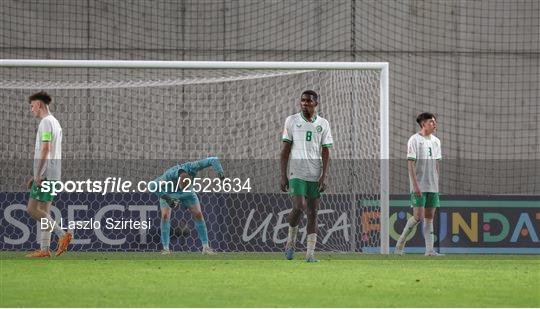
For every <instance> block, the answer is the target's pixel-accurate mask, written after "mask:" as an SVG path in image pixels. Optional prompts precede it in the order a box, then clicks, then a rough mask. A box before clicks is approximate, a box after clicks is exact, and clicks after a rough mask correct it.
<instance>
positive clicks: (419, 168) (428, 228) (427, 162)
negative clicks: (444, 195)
mask: <svg viewBox="0 0 540 309" xmlns="http://www.w3.org/2000/svg"><path fill="white" fill-rule="evenodd" d="M416 122H417V123H418V125H419V126H420V131H419V132H418V133H416V134H414V135H413V136H411V138H409V141H408V142H407V168H408V171H409V181H410V194H411V195H410V205H411V207H412V208H413V215H412V216H411V217H410V218H409V219H408V220H407V224H406V225H405V228H404V229H403V232H402V233H401V235H400V237H399V239H398V241H397V243H396V248H395V250H394V252H395V253H396V254H399V255H401V254H403V249H404V247H405V243H406V241H407V239H408V238H409V235H410V234H411V233H412V232H413V231H415V230H416V225H418V223H420V222H423V226H422V227H423V229H422V230H423V233H424V239H425V243H426V252H425V255H426V256H439V255H441V254H439V253H438V252H436V251H435V250H434V248H433V243H434V235H433V218H434V217H435V210H436V209H437V207H439V204H440V202H439V163H438V162H439V160H441V159H442V152H441V141H440V140H439V139H438V138H437V137H435V135H433V133H434V132H435V130H436V129H437V120H436V118H435V115H433V114H432V113H422V114H420V115H418V117H417V118H416Z"/></svg>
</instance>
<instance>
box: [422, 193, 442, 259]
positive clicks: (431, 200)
mask: <svg viewBox="0 0 540 309" xmlns="http://www.w3.org/2000/svg"><path fill="white" fill-rule="evenodd" d="M439 204H440V202H439V194H438V193H432V192H429V193H427V198H426V208H425V217H424V223H423V226H422V227H423V230H424V240H425V243H426V253H425V255H427V256H440V255H442V254H439V253H437V252H436V251H435V250H434V249H433V243H434V241H435V237H434V233H433V219H434V218H435V211H436V209H437V208H438V207H439Z"/></svg>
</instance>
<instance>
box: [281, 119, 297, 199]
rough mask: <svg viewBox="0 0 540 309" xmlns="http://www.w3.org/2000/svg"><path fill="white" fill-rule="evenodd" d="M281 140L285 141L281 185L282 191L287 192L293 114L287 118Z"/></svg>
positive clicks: (282, 147) (282, 155)
mask: <svg viewBox="0 0 540 309" xmlns="http://www.w3.org/2000/svg"><path fill="white" fill-rule="evenodd" d="M281 140H282V141H283V143H282V146H281V153H280V156H279V171H280V181H279V186H280V188H281V191H283V192H287V191H288V189H289V179H288V178H287V165H288V164H289V156H290V155H291V149H292V144H293V140H294V139H293V134H292V127H291V116H289V117H287V119H285V126H284V128H283V133H282V134H281Z"/></svg>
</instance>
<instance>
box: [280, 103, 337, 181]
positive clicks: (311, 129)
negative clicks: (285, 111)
mask: <svg viewBox="0 0 540 309" xmlns="http://www.w3.org/2000/svg"><path fill="white" fill-rule="evenodd" d="M282 140H283V141H284V142H288V143H291V144H292V146H291V155H290V157H289V173H288V175H289V179H292V178H298V179H303V180H306V181H313V182H316V181H319V177H320V176H321V173H322V148H323V147H332V144H333V143H334V141H333V140H332V133H331V131H330V124H329V123H328V120H326V119H324V118H322V117H319V116H314V119H313V121H311V122H310V121H307V120H306V119H305V118H304V116H303V115H302V113H298V114H294V115H291V116H289V117H287V119H286V120H285V129H284V130H283V136H282Z"/></svg>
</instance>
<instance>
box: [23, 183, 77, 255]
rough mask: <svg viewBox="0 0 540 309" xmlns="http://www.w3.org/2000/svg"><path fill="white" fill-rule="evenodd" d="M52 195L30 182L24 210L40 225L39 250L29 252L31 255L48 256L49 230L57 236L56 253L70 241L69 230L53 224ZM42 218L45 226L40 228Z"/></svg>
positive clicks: (63, 249)
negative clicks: (30, 185)
mask: <svg viewBox="0 0 540 309" xmlns="http://www.w3.org/2000/svg"><path fill="white" fill-rule="evenodd" d="M53 198H54V197H53V196H52V195H51V193H50V192H44V191H42V190H41V187H40V186H37V185H36V184H32V187H31V189H30V198H29V201H28V205H27V208H26V211H27V212H28V214H30V216H31V217H32V218H33V219H35V220H36V221H37V224H38V225H39V227H40V231H41V235H40V250H39V251H40V252H38V251H36V252H35V253H34V254H31V255H32V257H33V256H36V257H39V256H50V252H49V250H50V244H51V232H52V231H54V233H55V234H56V235H57V236H58V249H57V251H56V255H57V256H59V255H60V254H62V253H64V252H65V251H66V250H67V247H68V245H69V243H70V242H71V239H72V235H71V233H69V232H67V233H66V232H64V231H63V230H62V229H61V228H60V226H59V225H57V224H54V220H53V219H52V217H51V214H50V212H51V204H52V200H53ZM42 219H46V223H47V227H46V228H44V229H42V228H41V221H42Z"/></svg>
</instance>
